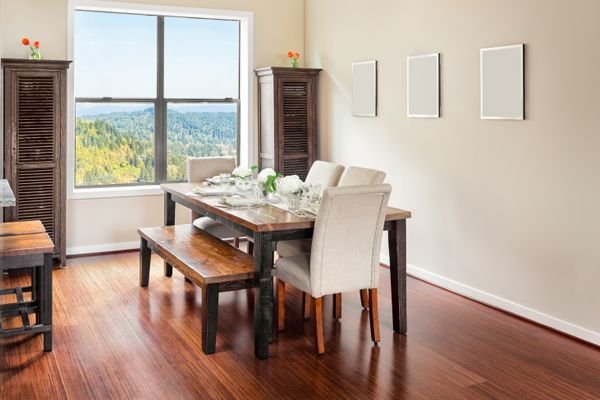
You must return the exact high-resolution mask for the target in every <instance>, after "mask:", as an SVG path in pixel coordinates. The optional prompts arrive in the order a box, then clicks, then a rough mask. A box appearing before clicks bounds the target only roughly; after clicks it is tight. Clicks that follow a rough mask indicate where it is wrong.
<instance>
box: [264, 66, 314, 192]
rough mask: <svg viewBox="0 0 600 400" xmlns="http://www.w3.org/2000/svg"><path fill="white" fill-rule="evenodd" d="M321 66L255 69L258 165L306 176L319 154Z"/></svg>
mask: <svg viewBox="0 0 600 400" xmlns="http://www.w3.org/2000/svg"><path fill="white" fill-rule="evenodd" d="M320 71H321V70H320V69H318V68H283V67H265V68H259V69H257V70H256V75H257V76H258V96H259V102H258V106H259V121H258V123H259V138H260V140H259V145H260V149H259V160H260V165H259V167H261V168H264V167H273V168H275V169H276V170H277V171H278V172H280V173H282V174H284V175H298V176H300V178H301V179H303V180H304V179H306V175H307V174H308V170H309V169H310V167H311V165H312V163H313V162H314V160H315V158H316V154H317V79H318V74H319V72H320Z"/></svg>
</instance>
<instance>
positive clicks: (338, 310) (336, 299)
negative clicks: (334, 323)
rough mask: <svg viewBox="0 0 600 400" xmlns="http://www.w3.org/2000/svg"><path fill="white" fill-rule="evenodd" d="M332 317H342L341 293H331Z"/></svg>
mask: <svg viewBox="0 0 600 400" xmlns="http://www.w3.org/2000/svg"><path fill="white" fill-rule="evenodd" d="M333 318H335V319H340V318H342V294H341V293H336V294H334V295H333Z"/></svg>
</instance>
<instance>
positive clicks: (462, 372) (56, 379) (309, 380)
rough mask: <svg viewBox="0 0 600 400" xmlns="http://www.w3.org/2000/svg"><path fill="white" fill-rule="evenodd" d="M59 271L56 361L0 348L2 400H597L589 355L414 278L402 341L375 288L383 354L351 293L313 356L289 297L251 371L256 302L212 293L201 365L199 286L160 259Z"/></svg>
mask: <svg viewBox="0 0 600 400" xmlns="http://www.w3.org/2000/svg"><path fill="white" fill-rule="evenodd" d="M68 265H69V267H68V268H66V269H57V270H55V271H54V313H55V314H54V317H55V318H54V321H55V325H54V332H55V333H54V351H53V352H52V353H42V351H41V348H42V342H41V337H28V338H23V337H20V338H12V339H5V340H3V341H2V342H1V343H0V383H1V387H0V398H1V399H63V398H64V399H78V400H79V399H88V398H89V399H194V398H195V399H206V398H223V399H229V398H271V399H283V398H289V399H307V398H327V399H334V398H349V399H354V398H370V399H373V398H382V399H386V398H396V399H598V398H600V351H598V350H597V349H595V348H593V347H590V346H586V345H584V344H581V343H579V342H577V341H574V340H571V339H568V338H566V337H563V336H561V335H559V334H557V333H554V332H551V331H549V330H546V329H543V328H541V327H538V326H536V325H533V324H530V323H528V322H525V321H522V320H519V319H517V318H514V317H511V316H509V315H506V314H504V313H502V312H499V311H496V310H493V309H491V308H488V307H485V306H483V305H480V304H477V303H475V302H472V301H470V300H467V299H464V298H462V297H460V296H457V295H454V294H452V293H449V292H446V291H444V290H441V289H439V288H436V287H433V286H430V285H428V284H426V283H423V282H420V281H418V280H415V279H409V282H408V291H409V293H408V296H409V304H408V317H409V332H408V336H399V335H394V334H392V328H391V327H392V321H391V313H390V308H389V288H388V287H387V285H382V288H381V289H380V302H379V303H380V307H381V311H380V315H381V324H382V326H381V328H382V341H381V344H380V346H379V347H373V346H372V343H371V341H370V336H369V323H368V315H367V313H366V312H363V311H362V310H361V307H360V301H359V295H358V293H356V294H347V295H345V296H344V298H343V305H344V309H343V318H342V320H341V321H339V322H334V321H333V320H332V318H331V314H332V312H331V307H332V301H331V299H327V300H326V302H325V309H326V313H325V315H326V318H325V336H326V351H327V352H326V354H325V355H323V356H317V355H316V354H315V352H314V347H313V338H312V323H311V322H305V321H303V320H302V318H301V309H302V307H301V297H300V295H299V293H298V292H296V291H294V290H291V289H290V290H289V295H288V296H287V305H288V310H287V314H286V331H285V332H284V333H283V334H279V335H278V337H277V339H276V341H275V342H274V343H273V344H272V345H271V358H270V359H269V360H268V361H257V360H256V359H255V358H254V351H253V333H252V304H253V298H254V294H253V292H251V291H248V292H245V291H243V292H230V293H223V294H222V295H221V302H220V309H219V313H220V315H219V333H218V338H217V353H216V354H214V355H211V356H206V355H204V354H203V353H202V352H201V350H200V329H201V328H200V308H201V293H200V289H196V288H194V287H193V286H192V285H190V284H186V283H184V280H183V278H182V277H181V275H179V274H177V273H176V274H174V277H173V278H172V279H168V278H164V277H163V276H162V262H161V260H160V259H159V258H158V257H156V256H153V264H152V272H151V278H150V287H149V288H148V289H142V288H140V287H138V284H137V282H138V255H137V253H121V254H113V255H106V256H94V257H86V258H75V259H70V260H69V261H68ZM382 274H383V278H382V282H387V279H386V278H387V270H386V269H382ZM24 280H25V277H15V276H10V277H6V276H4V277H2V278H0V281H1V282H0V284H1V285H2V286H8V285H12V284H14V283H15V282H17V281H24ZM4 301H6V299H5V300H4Z"/></svg>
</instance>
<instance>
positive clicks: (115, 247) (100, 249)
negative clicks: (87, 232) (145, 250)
mask: <svg viewBox="0 0 600 400" xmlns="http://www.w3.org/2000/svg"><path fill="white" fill-rule="evenodd" d="M139 248H140V242H139V241H134V242H120V243H106V244H97V245H91V246H75V247H67V256H78V255H82V254H96V253H109V252H111V251H123V250H134V249H139Z"/></svg>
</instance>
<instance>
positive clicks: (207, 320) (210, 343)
mask: <svg viewBox="0 0 600 400" xmlns="http://www.w3.org/2000/svg"><path fill="white" fill-rule="evenodd" d="M218 311H219V284H218V283H213V284H211V285H206V286H205V287H204V288H202V351H203V352H204V353H205V354H212V353H214V352H215V349H216V347H217V321H218V315H219V314H218Z"/></svg>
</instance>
